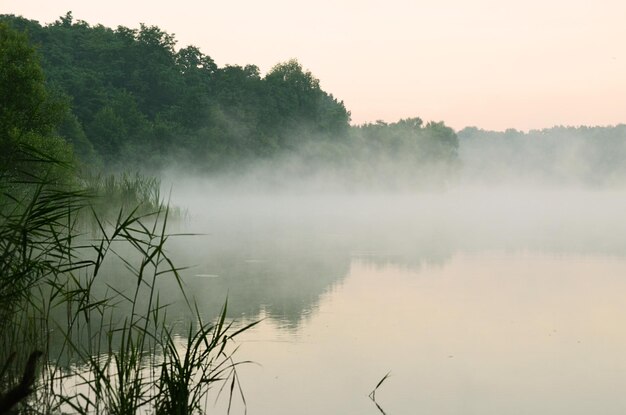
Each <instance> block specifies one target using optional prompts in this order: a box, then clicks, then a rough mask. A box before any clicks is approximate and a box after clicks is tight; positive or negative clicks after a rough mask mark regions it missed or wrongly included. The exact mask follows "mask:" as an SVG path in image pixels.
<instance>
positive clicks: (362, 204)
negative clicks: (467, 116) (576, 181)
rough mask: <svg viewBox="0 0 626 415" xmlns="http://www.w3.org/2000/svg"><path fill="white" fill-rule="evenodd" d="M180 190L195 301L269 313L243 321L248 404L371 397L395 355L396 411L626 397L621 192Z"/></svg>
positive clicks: (344, 406) (603, 404) (553, 407)
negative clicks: (246, 324) (186, 212)
mask: <svg viewBox="0 0 626 415" xmlns="http://www.w3.org/2000/svg"><path fill="white" fill-rule="evenodd" d="M201 194H203V195H201ZM177 197H178V201H177ZM174 202H175V203H179V204H186V205H188V206H190V213H191V217H192V219H191V221H190V223H189V224H188V225H189V227H190V228H191V229H193V230H194V231H195V232H200V233H203V235H198V236H193V237H180V238H174V239H173V240H172V241H171V242H172V243H171V244H170V250H171V251H170V252H171V254H172V255H173V256H174V257H175V258H176V260H177V263H179V264H186V265H192V268H190V269H189V270H187V271H185V275H184V277H185V280H186V284H187V288H188V290H189V291H190V292H192V293H193V294H194V295H195V297H196V299H197V301H198V303H199V304H200V306H201V311H202V312H203V313H204V314H205V315H206V316H211V315H215V313H216V312H217V310H219V307H220V306H221V304H222V302H223V301H224V299H225V298H226V296H227V295H228V298H229V304H230V305H229V316H230V317H232V318H236V319H238V320H241V321H251V320H256V319H263V321H262V323H261V324H260V325H259V326H257V327H256V328H255V329H253V330H251V331H249V332H247V333H245V334H243V335H242V336H241V337H240V338H239V339H238V344H239V345H240V349H239V351H238V352H237V356H238V357H239V359H241V360H252V361H254V362H257V363H258V364H251V365H247V366H244V367H242V368H241V369H240V376H241V381H242V386H243V388H244V391H245V393H246V399H247V402H248V413H249V414H252V415H254V414H272V415H279V414H290V415H291V414H331V413H336V414H368V413H369V414H377V413H380V411H379V409H377V408H376V406H375V405H374V404H373V402H372V401H370V400H369V398H368V394H369V392H370V391H371V390H372V389H373V387H374V386H375V385H376V383H377V382H378V381H379V380H380V379H381V378H382V376H383V375H385V373H387V372H389V371H390V372H391V377H390V378H389V379H388V380H387V381H386V382H385V383H384V384H383V385H382V386H381V388H380V389H379V390H378V392H377V395H376V397H377V401H378V404H379V405H380V407H381V408H382V409H383V410H384V411H385V412H386V413H387V414H417V413H429V414H535V413H549V414H589V413H602V414H618V413H619V414H621V413H624V411H625V410H626V394H624V390H626V352H625V351H626V255H625V254H626V221H624V220H623V217H622V216H623V212H625V211H626V194H625V193H621V192H590V191H578V190H571V191H564V190H558V191H555V190H550V189H549V190H543V191H537V190H517V191H514V192H510V191H489V192H487V191H480V190H472V191H470V190H466V191H454V192H447V193H440V194H428V195H421V196H412V195H394V196H392V195H374V196H372V195H369V196H363V195H352V196H332V195H330V196H329V195H325V196H301V195H300V196H298V195H291V196H286V195H275V196H273V197H267V196H254V195H246V196H241V195H234V194H231V195H223V194H222V195H219V196H218V195H217V194H211V193H203V192H199V191H198V190H197V189H182V190H181V191H180V192H179V194H178V195H176V194H175V195H174ZM181 230H184V229H181ZM172 291H175V290H172ZM181 310H182V308H181ZM181 315H183V312H182V311H181ZM217 407H218V409H216V410H217V411H218V413H220V412H221V411H222V410H223V402H222V404H220V403H218V404H217ZM236 409H237V411H239V412H241V413H243V411H242V410H241V408H240V405H238V407H237V408H236Z"/></svg>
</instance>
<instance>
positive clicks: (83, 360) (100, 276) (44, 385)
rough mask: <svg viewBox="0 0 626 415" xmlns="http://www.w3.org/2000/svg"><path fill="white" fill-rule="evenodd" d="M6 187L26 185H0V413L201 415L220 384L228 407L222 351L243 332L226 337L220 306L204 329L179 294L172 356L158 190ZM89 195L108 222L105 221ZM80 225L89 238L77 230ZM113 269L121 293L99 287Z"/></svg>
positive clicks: (121, 185)
mask: <svg viewBox="0 0 626 415" xmlns="http://www.w3.org/2000/svg"><path fill="white" fill-rule="evenodd" d="M31 156H32V159H33V160H34V161H33V162H37V163H43V162H44V161H43V160H37V155H36V154H31ZM46 162H50V161H46ZM53 164H54V165H55V168H58V167H59V165H58V163H56V164H55V163H53ZM0 167H1V166H0ZM15 177H24V175H11V176H7V175H4V176H2V175H1V174H0V330H2V333H3V336H2V339H1V340H0V369H1V371H0V414H2V413H8V411H17V412H22V413H50V412H74V413H79V414H100V413H102V414H104V413H106V414H136V413H138V412H142V411H151V412H155V413H160V414H165V413H171V414H190V413H203V412H204V407H203V405H202V400H203V398H204V397H205V396H206V394H207V392H208V390H209V389H210V388H211V387H213V386H215V385H216V384H219V383H222V384H225V382H230V385H231V386H230V388H229V391H230V397H229V399H232V397H233V392H234V391H235V390H236V388H235V386H236V385H238V379H237V374H236V367H237V365H238V363H237V362H235V361H234V360H233V356H232V353H233V352H234V350H233V349H232V348H231V347H230V346H228V345H229V344H230V341H231V339H232V338H233V337H234V336H236V335H238V334H239V333H241V331H243V330H245V329H247V328H249V327H250V325H249V326H245V327H244V328H243V329H239V330H235V329H234V328H233V326H232V325H231V324H229V323H227V322H226V320H225V315H226V307H224V309H223V310H222V313H221V315H220V316H219V318H218V319H217V320H216V321H215V322H208V323H204V322H202V321H201V319H200V317H199V316H200V313H199V311H198V309H197V307H194V306H193V304H194V302H193V299H190V298H188V297H187V296H186V295H185V300H186V301H187V304H188V306H189V307H190V310H191V311H194V310H195V312H196V316H197V319H196V320H197V322H195V323H194V322H192V323H190V325H189V327H188V329H187V331H186V337H185V338H184V340H183V343H184V344H183V347H180V344H179V343H180V339H179V337H178V336H176V335H175V334H174V330H173V327H172V326H170V325H169V324H168V323H167V321H166V315H167V305H166V304H163V303H162V302H161V299H160V296H159V290H158V283H159V281H161V280H163V279H173V280H174V281H175V282H176V284H177V285H178V287H179V289H180V290H182V291H183V293H184V284H183V281H182V279H181V277H180V274H179V271H180V269H179V268H177V267H176V266H175V265H174V263H173V262H172V261H171V259H170V258H169V257H168V256H167V252H166V250H165V245H166V242H167V239H168V235H167V233H166V227H167V223H168V217H169V216H170V211H169V209H168V207H167V206H166V205H165V204H164V203H163V202H162V200H160V194H159V193H158V188H159V183H158V181H156V180H153V179H144V178H141V177H140V176H120V177H117V178H112V177H108V178H100V179H97V180H92V181H91V183H92V184H93V183H95V185H93V186H92V187H91V188H78V190H77V187H76V185H75V183H73V184H71V185H68V184H63V185H59V183H58V182H55V181H51V180H49V177H47V176H46V175H45V174H44V175H36V176H35V175H30V176H29V178H28V180H15V179H14V178H15ZM15 189H19V191H16V190H15ZM94 193H100V194H106V195H108V196H107V197H106V199H107V202H112V203H114V204H117V205H118V206H117V214H116V215H115V216H112V215H111V211H110V210H109V211H107V212H106V213H104V214H103V213H102V211H101V210H100V207H99V206H98V203H101V202H95V203H94V198H93V194H94ZM133 205H136V206H133ZM85 217H89V218H90V220H91V221H92V223H95V224H96V227H97V234H96V235H97V236H95V237H93V236H92V237H90V236H89V235H88V234H86V233H85V232H84V231H83V230H84V229H85V227H84V226H82V225H81V221H84V219H85ZM112 261H118V262H121V263H122V264H123V265H124V267H125V273H126V279H125V284H124V286H123V287H120V286H116V284H114V283H113V282H111V280H110V278H109V276H107V272H109V271H108V270H109V269H110V266H108V265H107V264H109V263H111V262H112ZM128 286H130V287H131V289H128ZM40 355H42V356H43V359H40V361H43V362H44V363H43V365H41V368H40V370H38V371H37V370H36V366H37V365H36V363H37V360H38V358H39V356H40ZM33 356H34V357H33ZM38 372H39V373H38ZM16 391H17V392H19V393H17V394H16Z"/></svg>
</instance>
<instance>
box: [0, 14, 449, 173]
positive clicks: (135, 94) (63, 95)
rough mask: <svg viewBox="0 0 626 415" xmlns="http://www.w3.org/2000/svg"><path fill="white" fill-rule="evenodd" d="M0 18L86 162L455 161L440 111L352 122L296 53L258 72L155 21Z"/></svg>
mask: <svg viewBox="0 0 626 415" xmlns="http://www.w3.org/2000/svg"><path fill="white" fill-rule="evenodd" d="M0 22H4V23H5V24H6V25H7V26H8V27H11V28H13V29H14V30H17V31H19V32H22V33H25V34H26V35H27V36H28V38H29V41H30V42H31V44H32V45H34V46H35V48H36V50H37V53H38V55H39V59H40V62H41V66H42V68H43V73H44V74H45V83H46V88H47V91H48V94H49V95H50V99H51V100H52V101H54V102H57V103H59V105H61V106H64V107H65V108H66V109H67V110H66V111H64V112H63V116H62V119H61V120H60V121H59V122H58V123H56V124H55V126H56V127H55V128H56V135H57V136H59V137H62V138H63V139H64V140H65V141H67V142H68V143H69V144H71V146H72V148H73V151H74V153H75V154H76V156H77V157H78V159H79V160H81V161H83V162H84V163H86V164H90V165H98V166H100V167H106V168H109V169H110V168H119V169H124V168H126V166H132V167H133V168H140V169H145V170H153V171H154V170H158V169H161V168H163V167H165V166H168V165H169V164H170V163H173V162H183V163H184V165H185V166H187V167H188V168H193V169H197V170H204V171H214V170H219V169H222V168H226V167H228V166H231V165H233V164H234V162H245V161H251V160H259V159H261V160H271V159H273V158H275V157H277V156H284V155H285V154H298V155H300V156H302V160H303V161H304V162H306V163H308V162H311V163H312V162H313V161H317V162H319V161H324V163H325V164H326V165H328V167H329V168H331V167H332V168H335V169H340V170H341V169H345V168H346V166H353V165H359V166H360V170H361V171H363V167H364V165H365V166H366V168H365V171H367V170H368V168H367V166H368V165H371V164H372V161H373V160H378V161H383V160H395V159H396V158H397V156H401V157H400V159H399V160H400V161H399V163H400V164H402V165H403V166H405V167H406V166H407V165H426V164H428V165H431V164H432V165H441V164H450V163H451V164H454V163H455V162H456V155H457V147H458V141H457V139H456V135H455V133H454V131H453V130H451V129H450V128H448V127H446V126H445V125H443V124H442V123H429V124H426V125H423V124H422V121H421V120H420V119H418V118H415V119H409V120H403V121H400V122H398V123H393V124H385V123H382V122H378V123H375V124H367V125H363V126H358V127H351V126H350V112H349V111H348V110H347V109H346V108H345V106H344V104H343V102H341V101H339V100H337V99H336V98H335V97H333V96H332V95H331V94H329V93H327V92H325V91H323V90H322V89H321V87H320V84H319V81H318V80H317V79H316V78H315V77H314V76H313V75H312V74H311V73H310V72H309V71H306V70H304V69H303V67H302V65H301V64H300V63H298V62H297V61H296V60H290V61H287V62H283V63H279V64H277V65H276V66H274V67H273V68H272V69H271V70H270V71H269V72H268V73H267V74H265V75H264V76H263V75H261V73H260V71H259V68H258V67H256V66H254V65H246V66H236V65H227V66H225V67H221V68H220V67H218V66H217V65H216V64H215V62H214V61H213V60H212V59H211V58H210V57H209V56H207V55H205V54H204V53H203V52H201V51H200V50H199V49H198V48H197V47H194V46H187V47H183V48H177V47H176V40H175V38H174V36H173V35H171V34H168V33H167V32H165V31H163V30H161V29H160V28H158V27H156V26H148V25H143V24H142V25H141V26H140V28H139V29H130V28H127V27H123V26H119V27H117V28H116V29H111V28H107V27H104V26H102V25H96V26H91V25H89V24H87V23H86V22H84V21H81V20H75V19H74V18H73V17H72V14H71V13H70V12H68V13H67V14H66V15H65V16H62V17H60V18H59V19H58V20H57V21H55V22H54V23H52V24H48V25H45V26H42V25H40V24H39V23H38V22H37V21H33V20H28V19H25V18H23V17H16V16H13V15H0ZM6 30H9V29H8V28H7V29H6ZM331 165H332V166H331ZM375 170H376V169H375V168H373V167H371V168H370V169H369V172H367V174H369V175H374V174H376V171H375Z"/></svg>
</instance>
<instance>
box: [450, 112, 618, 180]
mask: <svg viewBox="0 0 626 415" xmlns="http://www.w3.org/2000/svg"><path fill="white" fill-rule="evenodd" d="M458 137H459V142H460V147H459V158H460V159H461V163H462V165H463V177H464V178H465V179H466V180H469V181H480V182H488V183H497V182H506V183H511V182H519V183H528V184H537V183H545V184H555V185H559V184H580V185H585V186H614V185H623V184H625V183H626V164H625V163H624V160H626V125H624V124H619V125H616V126H608V127H585V126H581V127H563V126H558V127H553V128H546V129H542V130H531V131H529V132H526V133H525V132H522V131H518V130H514V129H509V130H506V131H504V132H496V131H486V130H481V129H478V128H475V127H468V128H465V129H463V130H461V131H459V133H458Z"/></svg>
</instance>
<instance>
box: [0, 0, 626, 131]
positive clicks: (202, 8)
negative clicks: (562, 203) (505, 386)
mask: <svg viewBox="0 0 626 415" xmlns="http://www.w3.org/2000/svg"><path fill="white" fill-rule="evenodd" d="M68 10H71V11H73V13H74V16H75V17H76V18H77V19H82V20H85V21H87V22H89V23H90V24H98V23H102V24H104V25H106V26H110V27H116V26H117V25H120V24H121V25H126V26H129V27H137V26H138V24H139V22H144V23H147V24H155V25H158V26H160V27H162V28H163V29H165V30H167V31H169V32H173V33H175V34H176V37H177V39H178V40H179V45H181V46H184V45H187V44H194V45H196V46H198V47H200V48H201V49H202V51H203V52H204V53H206V54H208V55H209V56H211V57H212V58H213V59H215V61H216V62H217V63H218V64H219V65H224V64H240V65H243V64H248V63H252V64H256V65H258V66H259V67H260V68H261V71H262V72H266V71H267V70H269V69H270V68H271V67H272V66H273V65H274V64H276V63H278V62H281V61H285V60H287V59H289V58H297V59H298V60H300V62H302V64H303V66H304V67H306V68H308V69H309V70H311V71H312V72H313V73H314V74H315V75H316V76H317V77H318V78H319V79H320V80H321V82H322V87H323V88H324V89H325V90H327V91H330V92H332V93H333V94H334V95H335V96H336V97H338V98H339V99H342V100H344V102H345V104H346V107H347V108H349V109H350V110H351V112H352V122H353V123H358V124H360V123H364V122H373V121H376V120H379V119H381V120H385V121H395V120H397V119H399V118H405V117H409V116H420V117H422V118H423V119H426V120H444V121H445V122H446V123H447V124H448V125H450V126H452V127H453V128H455V129H457V130H459V129H461V128H463V127H465V126H470V125H471V126H478V127H481V128H487V129H496V130H503V129H506V128H517V129H522V130H528V129H534V128H543V127H551V126H553V125H608V124H616V123H619V122H622V121H623V120H624V119H626V78H624V76H623V74H624V73H626V55H624V49H623V39H626V26H625V25H624V24H623V18H624V16H626V3H624V2H622V1H613V0H605V1H597V2H593V3H592V2H587V1H564V0H557V1H550V2H545V1H539V0H530V1H525V2H522V1H499V2H497V1H492V0H480V1H475V2H465V1H462V0H448V1H438V2H434V1H422V2H410V1H400V0H393V1H388V2H384V3H380V2H373V1H358V2H357V1H353V0H351V1H342V2H333V1H330V0H321V1H319V2H316V3H315V4H306V5H305V4H298V3H294V2H288V1H284V0H270V1H264V2H254V1H247V2H219V3H216V2H201V1H191V0H183V1H179V2H175V3H171V2H153V1H150V2H148V1H136V2H127V1H121V0H112V1H109V2H107V3H99V2H83V1H78V0H62V1H55V2H40V1H34V0H4V1H3V2H2V5H1V6H0V13H12V14H18V15H19V14H21V15H23V16H24V17H27V18H29V19H36V20H39V21H41V22H42V23H44V22H51V21H54V20H55V19H57V18H58V16H59V15H61V14H64V13H65V12H66V11H68Z"/></svg>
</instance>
